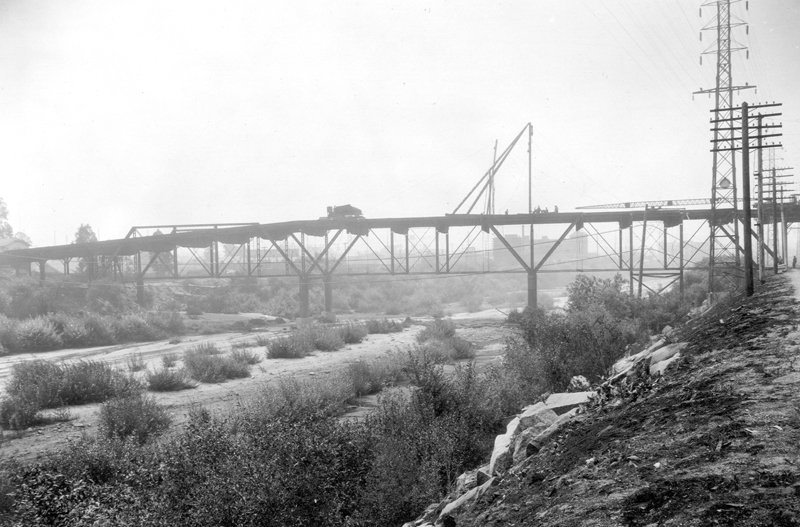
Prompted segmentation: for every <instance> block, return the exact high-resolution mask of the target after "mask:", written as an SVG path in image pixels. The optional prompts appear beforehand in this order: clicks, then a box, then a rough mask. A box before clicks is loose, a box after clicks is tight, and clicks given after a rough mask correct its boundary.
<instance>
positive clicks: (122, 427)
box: [100, 393, 171, 444]
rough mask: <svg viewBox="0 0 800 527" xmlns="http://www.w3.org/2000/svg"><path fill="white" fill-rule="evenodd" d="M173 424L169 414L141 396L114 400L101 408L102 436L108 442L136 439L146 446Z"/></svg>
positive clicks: (153, 401) (148, 398)
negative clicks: (129, 438) (148, 441)
mask: <svg viewBox="0 0 800 527" xmlns="http://www.w3.org/2000/svg"><path fill="white" fill-rule="evenodd" d="M170 422H171V419H170V417H169V415H168V414H167V412H166V410H164V408H163V407H161V406H160V405H159V404H157V403H156V400H155V399H154V398H153V397H151V396H148V395H145V394H142V393H137V394H134V395H129V396H126V397H117V398H114V399H112V400H110V401H108V402H107V403H105V404H104V405H103V406H102V407H101V408H100V433H101V434H102V435H103V436H105V437H107V438H126V437H133V438H135V439H136V441H138V442H139V443H140V444H143V443H145V442H146V441H147V439H149V438H150V437H151V436H153V435H157V434H160V433H162V432H164V431H165V430H166V429H167V428H169V425H170Z"/></svg>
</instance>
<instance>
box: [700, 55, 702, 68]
mask: <svg viewBox="0 0 800 527" xmlns="http://www.w3.org/2000/svg"><path fill="white" fill-rule="evenodd" d="M700 65H701V66H702V65H703V56H702V55H700Z"/></svg>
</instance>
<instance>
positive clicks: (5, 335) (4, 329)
mask: <svg viewBox="0 0 800 527" xmlns="http://www.w3.org/2000/svg"><path fill="white" fill-rule="evenodd" d="M0 344H2V345H3V348H5V350H6V352H10V351H16V350H17V349H18V344H17V321H16V320H12V319H10V318H8V317H6V316H5V315H0Z"/></svg>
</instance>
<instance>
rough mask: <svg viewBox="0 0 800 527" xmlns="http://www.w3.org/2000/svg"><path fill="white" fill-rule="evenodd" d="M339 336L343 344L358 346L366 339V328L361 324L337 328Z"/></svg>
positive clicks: (350, 324)
mask: <svg viewBox="0 0 800 527" xmlns="http://www.w3.org/2000/svg"><path fill="white" fill-rule="evenodd" d="M339 334H340V335H341V337H342V340H343V341H344V343H345V344H358V343H359V342H361V341H363V340H364V339H365V338H366V337H367V328H366V327H365V326H364V325H363V324H352V323H349V324H345V325H344V326H342V327H340V328H339Z"/></svg>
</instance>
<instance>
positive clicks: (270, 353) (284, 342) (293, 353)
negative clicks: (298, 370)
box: [267, 333, 313, 359]
mask: <svg viewBox="0 0 800 527" xmlns="http://www.w3.org/2000/svg"><path fill="white" fill-rule="evenodd" d="M312 351H313V342H312V341H311V339H309V338H308V335H306V334H304V333H297V334H294V335H289V336H286V337H278V338H276V339H272V340H270V341H268V342H267V358H269V359H300V358H303V357H305V356H306V355H308V354H309V353H311V352H312Z"/></svg>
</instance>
